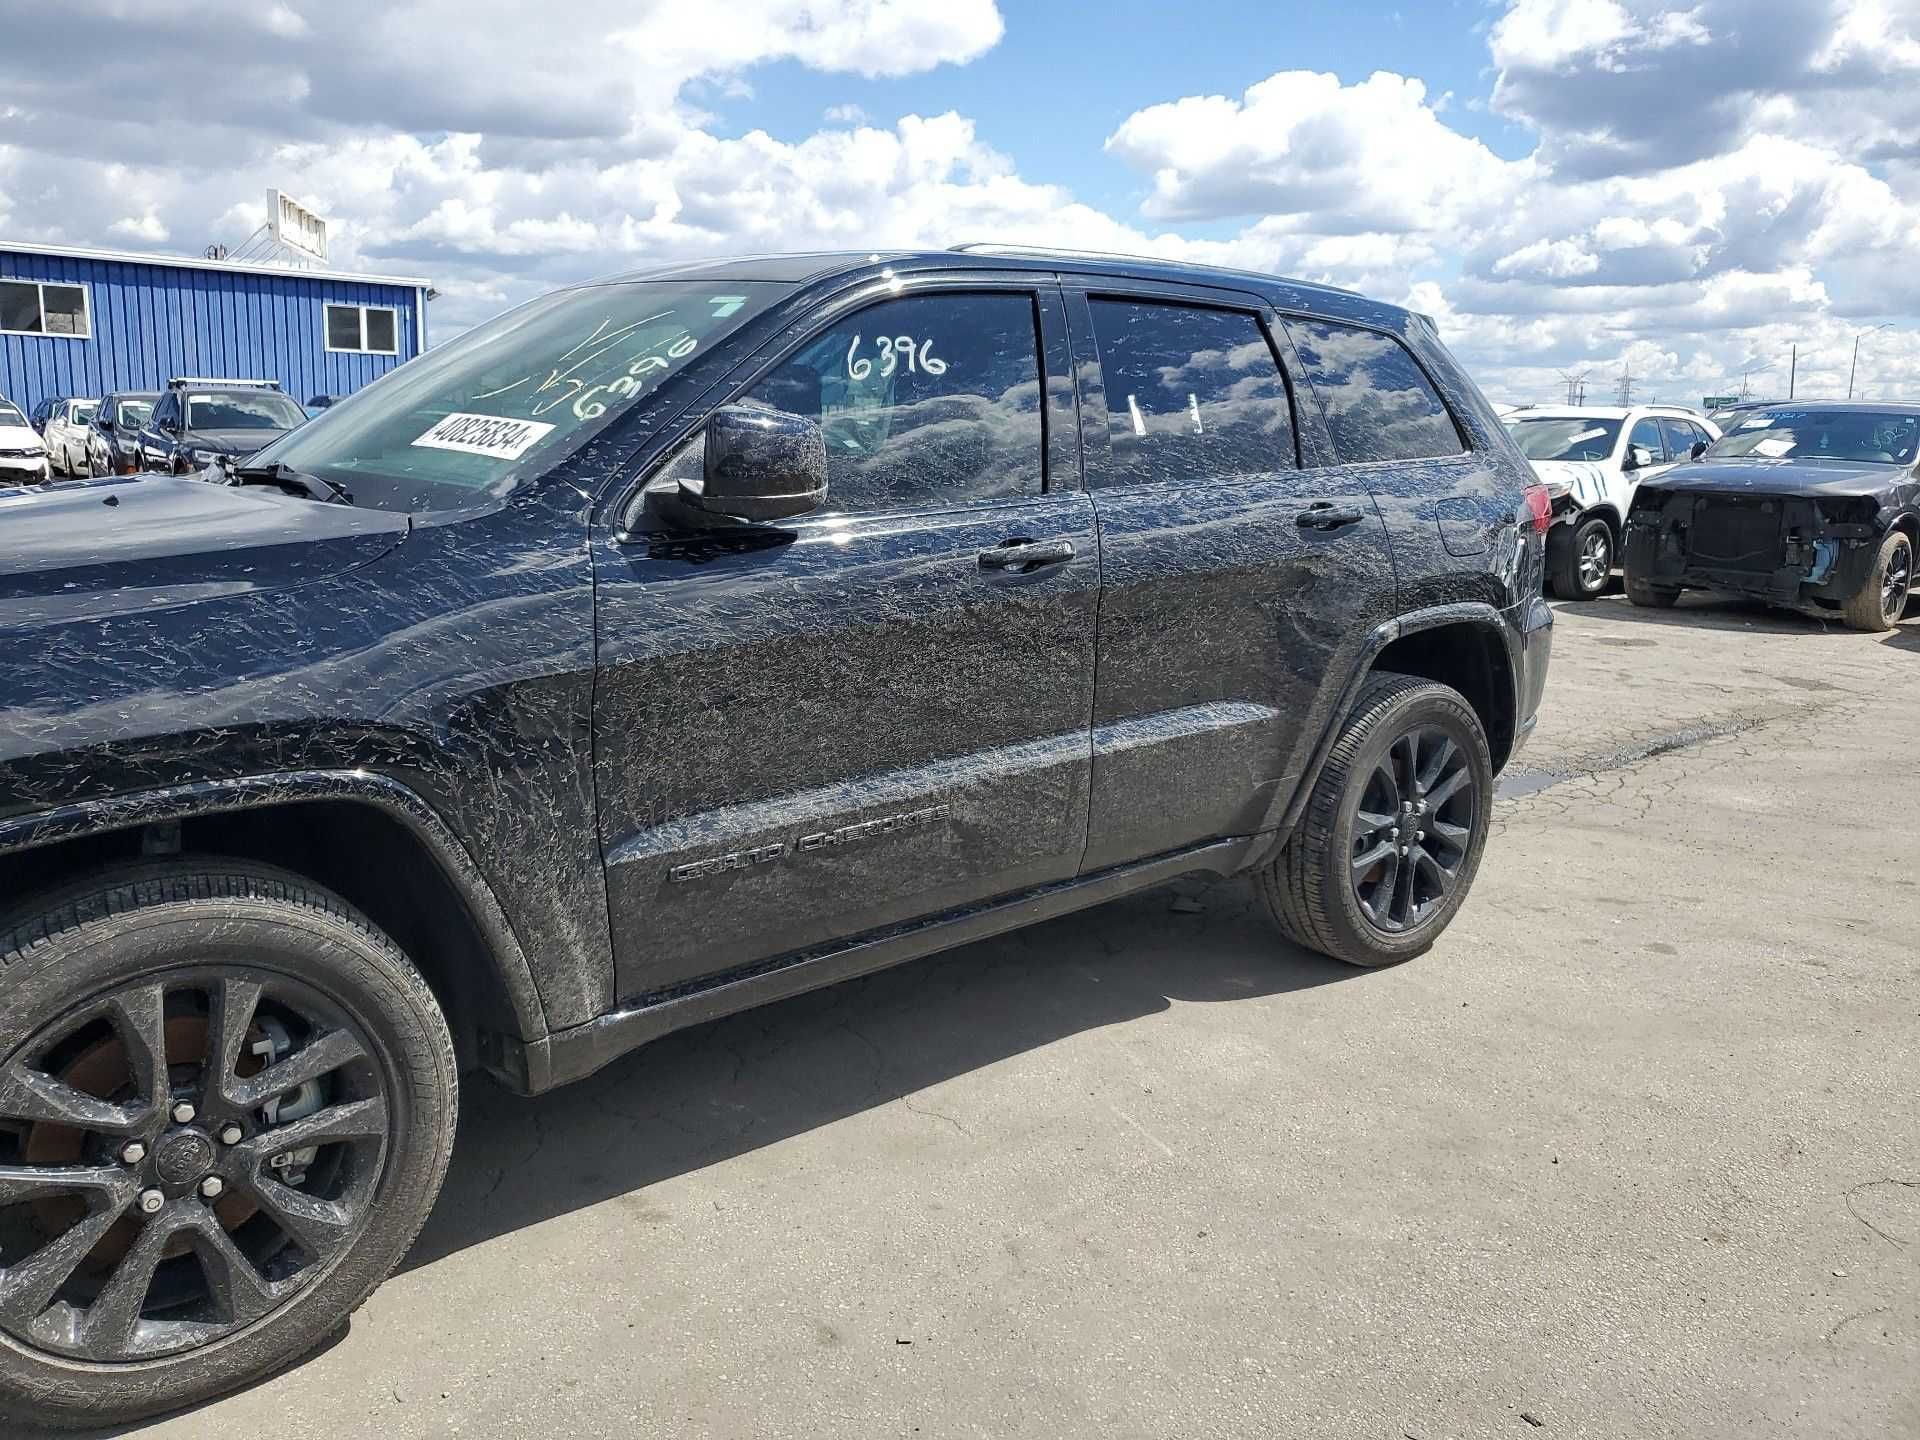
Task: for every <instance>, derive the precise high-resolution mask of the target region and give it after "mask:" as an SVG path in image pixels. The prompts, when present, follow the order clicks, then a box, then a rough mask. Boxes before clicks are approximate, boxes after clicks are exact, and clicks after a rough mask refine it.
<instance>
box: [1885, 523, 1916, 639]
mask: <svg viewBox="0 0 1920 1440" xmlns="http://www.w3.org/2000/svg"><path fill="white" fill-rule="evenodd" d="M1912 588H1913V546H1912V544H1911V543H1909V542H1907V541H1905V540H1904V538H1903V540H1902V543H1900V544H1899V545H1896V546H1894V547H1893V553H1892V554H1891V555H1889V556H1888V557H1887V568H1886V573H1885V574H1884V575H1883V576H1882V577H1881V580H1880V613H1881V614H1882V615H1884V616H1886V618H1887V621H1888V623H1892V622H1894V621H1897V620H1898V619H1899V618H1900V617H1901V616H1902V615H1904V614H1905V613H1906V609H1907V592H1908V591H1909V590H1911V589H1912Z"/></svg>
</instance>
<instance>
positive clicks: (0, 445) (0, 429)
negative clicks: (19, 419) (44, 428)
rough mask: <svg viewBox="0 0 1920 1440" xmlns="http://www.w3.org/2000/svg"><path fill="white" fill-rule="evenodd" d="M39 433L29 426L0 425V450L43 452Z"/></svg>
mask: <svg viewBox="0 0 1920 1440" xmlns="http://www.w3.org/2000/svg"><path fill="white" fill-rule="evenodd" d="M46 448H47V447H46V445H45V443H44V442H43V441H42V440H41V439H40V435H39V432H38V431H36V430H35V429H34V428H33V427H32V426H30V425H0V450H35V451H38V450H45V449H46Z"/></svg>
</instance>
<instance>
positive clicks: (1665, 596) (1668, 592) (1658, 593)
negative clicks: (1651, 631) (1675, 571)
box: [1627, 570, 1680, 610]
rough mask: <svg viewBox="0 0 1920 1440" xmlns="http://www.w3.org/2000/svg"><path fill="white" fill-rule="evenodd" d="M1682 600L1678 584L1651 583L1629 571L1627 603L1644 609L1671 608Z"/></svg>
mask: <svg viewBox="0 0 1920 1440" xmlns="http://www.w3.org/2000/svg"><path fill="white" fill-rule="evenodd" d="M1679 600H1680V590H1679V587H1678V586H1671V585H1649V584H1648V583H1647V582H1646V581H1644V580H1636V579H1635V578H1634V575H1633V572H1632V571H1631V570H1629V571H1628V572H1627V603H1628V604H1629V605H1637V606H1639V607H1640V608H1641V609H1642V610H1671V609H1672V608H1673V607H1674V606H1675V605H1676V604H1678V603H1679Z"/></svg>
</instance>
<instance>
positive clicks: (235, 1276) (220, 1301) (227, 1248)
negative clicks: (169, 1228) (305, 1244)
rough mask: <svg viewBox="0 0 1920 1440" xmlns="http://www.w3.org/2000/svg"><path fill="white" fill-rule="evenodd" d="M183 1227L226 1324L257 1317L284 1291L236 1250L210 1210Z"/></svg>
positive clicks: (276, 1300) (230, 1238)
mask: <svg viewBox="0 0 1920 1440" xmlns="http://www.w3.org/2000/svg"><path fill="white" fill-rule="evenodd" d="M183 1228H190V1229H191V1232H192V1236H191V1238H192V1241H193V1248H194V1250H195V1252H196V1253H198V1255H199V1256H200V1261H201V1266H202V1268H203V1269H204V1270H205V1272H206V1276H207V1288H208V1290H209V1291H210V1292H211V1293H212V1296H213V1300H214V1303H215V1304H216V1305H217V1306H219V1307H220V1308H221V1309H222V1310H223V1311H225V1313H226V1318H227V1321H228V1323H229V1324H233V1325H245V1324H248V1323H249V1322H251V1321H254V1320H258V1319H259V1318H260V1317H261V1316H262V1315H264V1314H266V1313H267V1311H269V1310H271V1309H272V1308H273V1307H274V1306H275V1305H277V1304H278V1303H279V1302H280V1299H281V1296H282V1295H283V1294H284V1293H285V1291H284V1290H283V1289H282V1287H281V1286H279V1285H275V1284H274V1283H273V1282H272V1281H270V1280H268V1279H267V1277H266V1276H264V1275H262V1274H261V1273H260V1272H259V1271H258V1270H257V1269H255V1268H254V1264H253V1262H252V1261H251V1260H249V1259H248V1258H247V1257H246V1256H245V1255H242V1254H241V1253H240V1247H239V1246H238V1245H235V1244H234V1243H233V1237H232V1236H230V1235H229V1234H227V1232H226V1231H225V1230H223V1229H221V1228H220V1222H219V1221H218V1220H215V1219H214V1218H213V1212H212V1211H210V1210H202V1211H201V1212H200V1213H199V1214H198V1215H196V1216H195V1217H194V1220H193V1223H192V1225H191V1227H183ZM283 1283H284V1282H283ZM287 1288H293V1287H291V1286H288V1287H287Z"/></svg>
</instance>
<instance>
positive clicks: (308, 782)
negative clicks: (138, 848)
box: [0, 770, 547, 1041]
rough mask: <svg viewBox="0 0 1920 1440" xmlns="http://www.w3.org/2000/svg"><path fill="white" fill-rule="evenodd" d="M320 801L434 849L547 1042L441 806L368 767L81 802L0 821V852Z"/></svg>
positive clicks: (509, 948)
mask: <svg viewBox="0 0 1920 1440" xmlns="http://www.w3.org/2000/svg"><path fill="white" fill-rule="evenodd" d="M320 800H351V801H354V802H356V803H359V804H365V805H370V806H372V807H374V808H375V809H378V810H380V811H383V812H384V813H385V814H387V815H388V816H390V817H392V818H393V819H394V820H397V821H398V822H399V823H400V824H402V825H403V826H405V827H406V828H407V830H408V831H409V832H411V833H412V834H413V835H414V836H415V837H416V838H417V839H418V840H419V841H420V842H421V843H422V844H423V845H424V846H425V847H426V849H427V852H428V853H429V854H431V855H432V856H433V858H434V861H435V863H436V864H437V865H438V866H439V867H440V869H441V871H442V872H443V873H444V874H445V876H446V878H447V881H448V883H450V884H451V885H452V886H453V888H454V891H455V893H456V894H458V895H459V896H460V898H461V900H462V901H463V903H465V905H466V906H467V910H468V913H469V915H470V916H471V917H472V919H473V922H474V925H475V928H476V929H478V931H479V932H480V935H481V938H482V939H483V940H484V941H485V942H486V945H487V948H488V950H489V952H490V953H491V955H492V956H493V962H494V966H495V969H496V970H497V972H498V974H499V977H500V980H501V988H502V990H503V992H504V993H505V995H506V998H507V1002H508V1004H509V1006H510V1007H511V1009H512V1012H513V1018H514V1023H515V1028H516V1029H517V1030H518V1032H519V1038H520V1039H521V1040H524V1041H534V1040H539V1039H541V1038H543V1037H544V1036H545V1035H546V1034H547V1020H546V1007H545V1006H544V1004H543V1003H542V1001H541V998H540V992H539V990H538V988H537V987H536V985H535V984H534V978H533V969H532V967H531V966H530V965H529V964H528V962H527V956H526V952H525V950H524V949H522V947H521V945H520V941H519V938H518V937H517V936H516V935H515V934H514V931H513V926H512V924H511V922H509V920H508V919H507V914H506V911H505V910H504V909H503V908H502V907H501V905H500V901H499V899H498V897H496V896H495V895H494V893H493V887H492V886H491V885H489V884H488V883H487V879H486V877H485V876H484V875H483V874H481V872H480V869H479V867H478V866H477V865H475V864H474V862H473V857H472V856H471V855H469V854H468V853H467V850H466V847H465V846H464V845H462V844H461V843H460V840H459V837H458V836H457V835H455V834H454V832H453V830H452V829H451V828H450V827H449V826H448V825H447V823H446V822H445V821H444V820H442V819H441V818H440V816H439V814H438V813H437V812H436V811H435V810H434V809H433V807H432V806H431V805H429V804H428V803H427V802H426V801H425V800H423V799H421V798H420V796H419V795H418V794H416V793H415V792H414V791H413V790H411V789H409V788H408V787H407V786H405V785H403V784H401V783H400V782H399V781H398V780H395V779H393V778H392V777H391V776H387V775H381V774H377V773H375V772H373V771H368V770H296V771H280V772H276V773H271V774H264V775H248V776H239V777H232V778H224V779H218V780H200V781H194V782H192V783H190V784H183V785H170V786H165V787H162V788H157V789H151V790H136V791H127V792H123V793H120V794H115V795H107V796H102V797H100V798H98V799H93V800H82V801H76V802H73V803H70V804H65V805H59V806H54V807H52V808H49V809H45V810H39V811H33V812H29V813H27V814H22V815H15V816H11V817H9V818H8V819H5V820H0V855H5V854H10V853H14V852H17V851H22V850H29V849H34V848H36V847H39V846H42V845H51V844H54V843H57V842H59V841H62V840H74V839H79V838H82V837H85V836H88V835H99V834H105V833H107V832H109V831H119V830H128V829H134V828H138V827H141V826H146V825H152V824H157V823H160V822H164V821H175V820H187V819H192V818H195V817H198V816H204V815H217V814H223V813H231V812H233V811H238V810H254V809H261V808H264V807H267V806H283V805H298V804H302V803H308V802H313V801H320Z"/></svg>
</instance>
